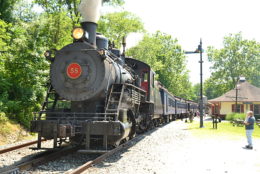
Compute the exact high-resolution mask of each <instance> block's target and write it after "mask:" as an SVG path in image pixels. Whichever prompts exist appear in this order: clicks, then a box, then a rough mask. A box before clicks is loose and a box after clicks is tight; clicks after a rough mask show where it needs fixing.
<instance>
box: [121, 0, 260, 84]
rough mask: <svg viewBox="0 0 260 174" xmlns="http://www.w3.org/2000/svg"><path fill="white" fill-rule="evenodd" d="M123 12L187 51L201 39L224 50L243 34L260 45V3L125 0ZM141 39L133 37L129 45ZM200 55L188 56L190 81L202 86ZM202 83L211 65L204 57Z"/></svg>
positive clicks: (204, 44) (248, 0)
mask: <svg viewBox="0 0 260 174" xmlns="http://www.w3.org/2000/svg"><path fill="white" fill-rule="evenodd" d="M125 1H126V3H125V5H124V9H125V10H127V11H130V12H132V13H134V14H136V15H137V16H139V17H140V18H141V20H142V21H143V23H144V26H145V29H146V30H147V31H148V32H150V33H153V32H155V31H157V30H160V31H162V32H165V33H167V34H170V35H172V37H173V38H177V40H178V43H179V44H180V45H181V46H182V48H183V50H185V51H193V50H195V49H196V48H197V47H198V45H199V41H200V38H201V39H202V47H203V49H204V50H206V48H207V47H208V46H214V47H215V48H218V49H219V48H222V47H223V46H222V42H223V38H224V37H225V36H228V35H229V34H230V33H233V34H235V33H239V32H241V33H242V36H243V38H245V39H255V40H256V41H258V42H260V10H259V9H260V0H125ZM139 39H140V35H139V36H130V37H129V38H128V40H129V41H130V42H131V43H130V44H133V43H137V42H138V40H139ZM199 58H200V57H199V54H192V55H187V60H188V62H187V68H188V69H189V71H190V73H189V74H190V81H191V82H192V83H193V84H196V83H199V82H200V65H199ZM203 61H204V63H203V80H205V79H207V78H208V77H209V76H210V72H211V71H210V69H209V67H210V63H209V62H208V61H207V55H206V53H203Z"/></svg>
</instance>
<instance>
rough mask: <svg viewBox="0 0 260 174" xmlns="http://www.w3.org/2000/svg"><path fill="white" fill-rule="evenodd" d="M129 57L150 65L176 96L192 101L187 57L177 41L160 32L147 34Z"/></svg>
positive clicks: (128, 52) (131, 50)
mask: <svg viewBox="0 0 260 174" xmlns="http://www.w3.org/2000/svg"><path fill="white" fill-rule="evenodd" d="M127 55H128V56H132V57H134V58H136V59H139V60H141V61H144V62H146V63H147V64H149V65H150V66H151V67H152V69H153V70H154V71H155V72H156V74H157V76H158V78H157V79H158V80H159V81H160V82H161V83H162V84H163V85H164V86H165V87H166V88H167V89H169V91H170V92H172V93H173V94H174V95H177V96H180V97H184V98H187V99H191V96H192V89H191V83H190V82H189V80H188V71H187V70H186V63H185V56H184V54H183V52H182V51H181V46H180V45H178V43H177V40H176V39H172V37H171V36H170V35H167V34H164V33H161V32H159V31H157V32H156V33H155V34H152V35H149V34H146V35H145V36H144V38H143V40H142V41H140V42H139V44H138V45H137V46H135V47H133V48H130V49H129V50H128V51H127Z"/></svg>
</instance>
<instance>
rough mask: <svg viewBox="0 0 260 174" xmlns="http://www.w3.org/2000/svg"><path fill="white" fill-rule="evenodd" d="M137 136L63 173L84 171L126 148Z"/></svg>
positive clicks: (69, 173) (76, 173)
mask: <svg viewBox="0 0 260 174" xmlns="http://www.w3.org/2000/svg"><path fill="white" fill-rule="evenodd" d="M139 136H140V135H139ZM139 136H136V137H134V138H133V139H131V140H129V141H127V142H125V143H123V144H121V145H119V146H117V147H116V148H114V149H112V150H110V151H108V152H106V153H104V154H102V155H100V156H98V157H97V158H95V159H93V160H91V161H88V162H86V163H85V164H83V165H81V166H79V167H78V168H77V169H75V170H73V171H70V172H66V173H65V174H80V173H83V172H84V171H86V170H87V169H88V168H90V167H92V166H93V165H94V164H98V163H100V162H102V161H103V160H105V159H106V158H107V157H109V156H111V155H113V154H115V153H116V152H118V151H120V150H122V149H127V148H129V147H131V146H132V145H133V144H132V142H133V141H134V140H136V139H138V138H139Z"/></svg>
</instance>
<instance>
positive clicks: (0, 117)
mask: <svg viewBox="0 0 260 174" xmlns="http://www.w3.org/2000/svg"><path fill="white" fill-rule="evenodd" d="M7 120H8V118H7V117H6V116H5V113H3V112H0V123H4V122H7Z"/></svg>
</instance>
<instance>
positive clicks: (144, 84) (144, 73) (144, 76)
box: [141, 71, 148, 92]
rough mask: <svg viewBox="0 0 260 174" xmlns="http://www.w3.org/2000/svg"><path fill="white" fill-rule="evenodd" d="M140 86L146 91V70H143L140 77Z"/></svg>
mask: <svg viewBox="0 0 260 174" xmlns="http://www.w3.org/2000/svg"><path fill="white" fill-rule="evenodd" d="M141 88H142V89H143V90H145V91H146V92H148V72H146V71H145V72H143V74H142V79H141Z"/></svg>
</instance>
